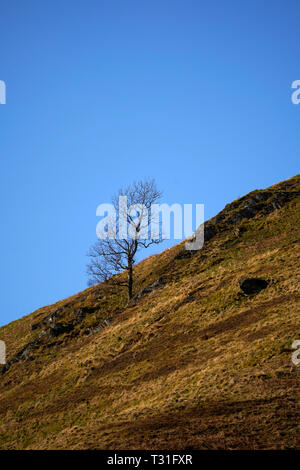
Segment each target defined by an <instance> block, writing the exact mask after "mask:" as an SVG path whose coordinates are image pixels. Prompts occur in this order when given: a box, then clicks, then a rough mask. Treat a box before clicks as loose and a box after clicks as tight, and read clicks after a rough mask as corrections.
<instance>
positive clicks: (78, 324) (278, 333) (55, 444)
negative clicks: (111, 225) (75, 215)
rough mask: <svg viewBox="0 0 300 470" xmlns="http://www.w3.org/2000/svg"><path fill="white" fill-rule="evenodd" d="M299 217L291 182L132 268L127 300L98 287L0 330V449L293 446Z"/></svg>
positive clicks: (297, 187) (298, 188)
mask: <svg viewBox="0 0 300 470" xmlns="http://www.w3.org/2000/svg"><path fill="white" fill-rule="evenodd" d="M299 209H300V177H299V175H298V176H296V177H294V178H292V179H290V180H287V181H285V182H282V183H279V184H277V185H275V186H272V187H271V188H268V189H267V190H260V191H254V192H252V193H250V194H248V195H247V196H244V197H243V198H241V199H239V200H237V201H234V202H233V203H231V204H229V205H227V206H226V207H225V209H224V210H223V211H222V212H221V213H220V214H219V215H218V216H216V217H214V218H213V219H211V220H210V221H208V222H207V223H206V226H205V239H206V242H205V244H204V247H203V249H202V250H200V251H197V252H187V251H186V250H185V249H184V246H183V244H179V245H177V246H175V247H173V248H172V249H169V250H166V251H164V252H163V253H161V254H160V255H156V256H152V257H149V258H147V259H146V260H144V261H143V262H141V263H140V264H139V265H137V266H136V268H135V275H136V278H137V286H136V291H137V294H138V293H139V294H138V295H137V296H136V298H135V300H134V301H133V302H131V303H130V304H127V301H126V292H125V291H123V290H122V289H121V288H118V287H115V286H113V285H109V284H104V285H102V284H101V285H97V286H94V287H91V288H89V289H86V290H85V291H83V292H81V293H79V294H77V295H74V296H73V297H70V298H68V299H65V300H62V301H60V302H58V303H57V304H55V305H51V306H47V307H44V308H41V309H39V310H37V311H36V312H34V313H32V314H31V315H29V316H27V317H24V318H22V319H20V320H17V321H15V322H12V323H11V324H9V325H7V326H5V327H2V328H0V338H1V339H2V340H4V341H6V344H7V352H8V363H7V365H6V366H4V367H3V369H2V371H1V372H2V373H1V374H0V448H2V449H96V448H97V449H117V448H119V449H120V448H122V449H126V448H128V449H136V448H140V449H142V448H152V449H154V448H157V449H158V448H159V449H163V448H169V449H179V448H181V449H188V448H200V449H216V448H234V449H236V448H239V449H242V448H250V449H252V448H299V447H300V433H299V422H300V420H299V418H300V412H299V398H300V397H299V395H300V387H299V385H300V366H295V365H293V363H292V362H291V354H292V349H291V345H292V343H293V341H294V340H297V339H300V329H299V304H300V302H299V300H300V293H299V240H300V232H299V221H300V210H299ZM244 277H251V278H253V277H255V278H257V277H258V278H261V279H264V280H266V281H267V283H266V284H267V287H266V288H264V289H262V290H261V291H260V292H259V293H256V294H252V295H245V294H244V293H243V292H242V291H241V289H240V286H239V281H240V280H241V279H242V278H244Z"/></svg>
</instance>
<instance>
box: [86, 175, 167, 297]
mask: <svg viewBox="0 0 300 470" xmlns="http://www.w3.org/2000/svg"><path fill="white" fill-rule="evenodd" d="M161 195H162V193H161V192H160V191H159V190H158V189H157V187H156V183H155V181H154V180H144V181H137V182H134V183H133V184H131V185H129V186H128V187H127V188H125V189H120V190H119V191H118V192H117V194H116V195H115V196H113V198H112V206H113V208H114V211H115V214H116V215H117V217H116V218H115V217H112V219H113V220H109V218H107V221H108V229H107V232H106V235H107V236H106V237H105V238H101V239H98V240H97V242H96V243H95V244H94V245H93V246H92V247H91V248H90V251H89V253H88V256H89V258H90V262H89V263H88V266H87V272H88V275H89V285H93V284H97V283H99V282H103V281H107V280H108V279H110V278H112V276H114V275H115V274H118V273H120V272H122V271H127V281H126V283H125V285H126V286H127V289H128V298H129V299H131V298H132V297H133V266H134V264H135V256H136V254H137V252H138V251H139V250H140V249H142V248H148V247H149V246H150V245H152V244H153V243H160V242H161V241H162V238H161V234H160V227H159V226H158V227H156V230H155V231H156V236H155V237H153V224H158V221H157V220H156V219H155V220H154V216H153V213H152V211H151V206H152V204H155V203H156V202H158V200H159V199H160V197H161ZM120 197H121V198H122V197H123V199H122V201H123V203H122V204H121V205H120ZM124 197H125V198H124ZM124 201H125V203H124ZM124 221H125V224H126V235H125V236H124ZM114 222H115V223H114ZM122 224H123V225H122ZM151 229H152V230H151ZM118 284H119V285H124V283H122V282H120V281H119V282H118Z"/></svg>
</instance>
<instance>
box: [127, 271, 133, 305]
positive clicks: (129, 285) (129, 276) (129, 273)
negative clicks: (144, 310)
mask: <svg viewBox="0 0 300 470" xmlns="http://www.w3.org/2000/svg"><path fill="white" fill-rule="evenodd" d="M132 287H133V277H132V264H131V263H129V265H128V298H129V300H131V299H132Z"/></svg>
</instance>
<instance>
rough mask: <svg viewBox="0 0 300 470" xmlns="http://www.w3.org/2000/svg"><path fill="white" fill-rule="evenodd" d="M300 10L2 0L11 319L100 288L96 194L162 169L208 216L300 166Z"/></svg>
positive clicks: (257, 3) (173, 189)
mask: <svg viewBox="0 0 300 470" xmlns="http://www.w3.org/2000/svg"><path fill="white" fill-rule="evenodd" d="M299 16H300V3H299V1H298V0H281V1H277V0H272V1H261V0H251V1H250V0H244V1H240V0H226V1H225V0H217V1H214V2H210V1H201V0H195V1H192V0H180V1H177V0H169V1H164V0H152V1H143V0H139V1H131V0H126V1H124V0H110V1H102V0H84V1H83V0H59V1H58V0H51V1H50V0H45V1H40V0H10V1H3V2H1V4H0V45H1V56H0V80H4V81H5V82H6V86H7V104H6V105H0V156H1V186H0V191H1V214H2V217H1V219H2V229H1V279H0V285H1V298H0V324H5V323H7V322H9V321H11V320H13V319H16V318H19V317H21V316H23V315H25V314H28V313H30V312H32V311H34V310H35V309H36V308H38V307H39V306H43V305H46V304H49V303H52V302H54V301H56V300H59V299H61V298H64V297H67V296H69V295H71V294H74V293H76V292H77V291H79V290H82V289H84V288H85V287H86V282H87V278H86V274H85V265H86V261H87V259H86V252H87V250H88V247H89V246H90V244H91V243H92V242H94V241H95V240H96V235H95V228H96V223H97V221H98V220H97V218H96V215H95V211H96V207H97V205H98V204H100V203H102V202H109V200H110V196H111V195H112V193H114V192H115V190H116V189H118V188H119V187H120V186H123V185H124V184H126V183H130V182H131V181H132V180H134V179H138V178H140V177H144V176H151V177H155V178H156V180H157V183H158V185H159V186H160V187H161V188H162V189H163V190H164V201H165V202H168V203H172V202H181V203H196V202H198V203H204V204H205V210H206V218H209V217H211V216H213V215H215V214H216V213H217V212H218V211H219V210H221V209H222V208H223V206H224V205H225V204H226V203H227V202H231V201H232V200H233V199H236V198H237V197H239V196H242V195H244V194H245V193H247V192H249V191H251V190H253V189H256V188H264V187H267V186H269V185H271V184H274V183H276V182H278V181H281V180H283V179H286V178H289V177H291V176H293V175H295V174H297V173H299V165H298V163H299V146H300V140H299V135H300V134H299V124H300V105H298V106H296V105H293V104H292V102H291V83H292V82H293V81H294V80H297V79H300V60H299V59H300V57H299V54H300V53H299V36H300V30H299ZM161 248H162V247H160V249H161Z"/></svg>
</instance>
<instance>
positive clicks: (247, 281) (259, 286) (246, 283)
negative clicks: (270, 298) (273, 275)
mask: <svg viewBox="0 0 300 470" xmlns="http://www.w3.org/2000/svg"><path fill="white" fill-rule="evenodd" d="M268 284H269V283H268V281H266V280H265V279H259V278H255V277H246V278H244V279H241V280H240V281H239V286H240V288H241V289H242V291H243V292H244V294H247V295H251V294H258V293H259V292H260V291H261V290H263V289H265V288H266V287H267V286H268Z"/></svg>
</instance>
